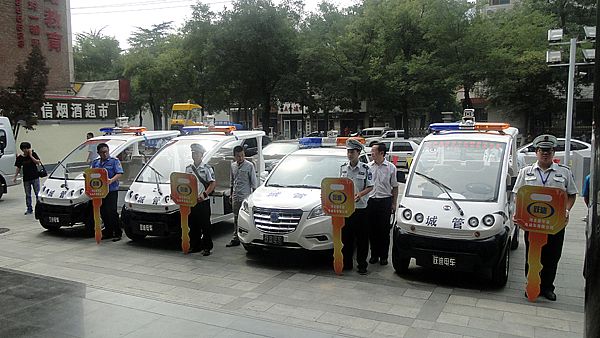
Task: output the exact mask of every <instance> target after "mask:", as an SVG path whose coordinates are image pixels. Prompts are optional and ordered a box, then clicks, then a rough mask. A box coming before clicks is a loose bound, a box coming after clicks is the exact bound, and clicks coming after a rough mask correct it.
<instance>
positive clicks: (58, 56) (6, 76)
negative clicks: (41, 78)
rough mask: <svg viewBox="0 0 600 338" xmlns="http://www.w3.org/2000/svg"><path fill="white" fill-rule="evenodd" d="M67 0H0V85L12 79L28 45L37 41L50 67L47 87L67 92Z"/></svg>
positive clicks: (70, 70) (69, 73) (9, 83)
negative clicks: (0, 45)
mask: <svg viewBox="0 0 600 338" xmlns="http://www.w3.org/2000/svg"><path fill="white" fill-rule="evenodd" d="M69 1H70V0H0V41H1V42H2V48H0V87H1V88H6V87H10V86H12V84H13V83H14V73H15V71H16V69H17V66H18V65H19V64H21V65H24V64H25V62H26V60H27V57H28V55H29V53H30V52H31V46H33V45H36V44H37V45H39V46H40V48H41V50H42V53H43V54H44V56H45V57H46V62H47V64H48V67H49V68H50V73H49V74H48V87H47V90H48V91H54V92H69V91H70V90H71V82H72V81H73V57H72V48H71V18H70V10H69V8H70V4H69Z"/></svg>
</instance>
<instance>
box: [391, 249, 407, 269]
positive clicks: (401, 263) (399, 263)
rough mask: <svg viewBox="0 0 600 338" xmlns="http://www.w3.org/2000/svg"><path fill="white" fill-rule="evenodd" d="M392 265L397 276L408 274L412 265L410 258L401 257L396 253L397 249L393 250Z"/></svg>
mask: <svg viewBox="0 0 600 338" xmlns="http://www.w3.org/2000/svg"><path fill="white" fill-rule="evenodd" d="M392 265H393V266H394V270H396V273H397V274H399V275H403V274H406V273H408V266H409V265H410V257H407V256H404V255H401V254H400V253H397V252H396V248H392Z"/></svg>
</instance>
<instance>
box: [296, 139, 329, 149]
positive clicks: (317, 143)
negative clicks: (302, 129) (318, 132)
mask: <svg viewBox="0 0 600 338" xmlns="http://www.w3.org/2000/svg"><path fill="white" fill-rule="evenodd" d="M298 143H299V144H300V147H303V148H319V147H321V146H322V145H323V138H322V137H303V138H301V139H299V140H298Z"/></svg>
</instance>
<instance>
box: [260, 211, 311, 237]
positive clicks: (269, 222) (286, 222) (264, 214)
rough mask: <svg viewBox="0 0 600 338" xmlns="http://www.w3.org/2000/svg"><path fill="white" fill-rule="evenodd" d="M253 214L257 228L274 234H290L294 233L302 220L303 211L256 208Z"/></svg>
mask: <svg viewBox="0 0 600 338" xmlns="http://www.w3.org/2000/svg"><path fill="white" fill-rule="evenodd" d="M252 212H253V214H254V224H255V225H256V228H257V229H258V230H260V231H263V232H268V233H272V234H288V233H290V232H293V231H294V230H296V227H297V226H298V223H300V219H301V218H302V210H300V209H269V208H257V207H254V208H253V210H252Z"/></svg>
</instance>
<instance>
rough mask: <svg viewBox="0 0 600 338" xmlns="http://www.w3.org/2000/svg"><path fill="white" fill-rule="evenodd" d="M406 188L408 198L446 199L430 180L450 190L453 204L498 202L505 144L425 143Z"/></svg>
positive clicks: (472, 142) (443, 193) (480, 142)
mask: <svg viewBox="0 0 600 338" xmlns="http://www.w3.org/2000/svg"><path fill="white" fill-rule="evenodd" d="M421 148H422V150H421V152H420V153H419V157H418V158H417V159H416V160H415V161H414V162H413V163H414V165H415V168H414V171H413V172H412V174H411V177H410V179H409V181H408V185H407V187H406V191H407V194H406V195H407V196H409V197H419V198H427V199H445V200H447V199H449V198H448V194H447V193H446V192H444V191H443V189H441V188H440V187H439V184H436V183H435V182H432V179H434V180H435V181H437V182H439V183H441V184H443V185H444V186H445V187H447V188H449V189H448V190H449V193H450V195H451V196H452V198H454V199H456V200H467V201H486V202H492V201H496V200H497V199H498V192H499V185H500V184H501V178H502V175H501V174H502V165H503V163H504V155H505V154H504V153H505V151H506V144H505V143H502V142H492V141H471V140H469V141H466V140H453V141H426V142H423V143H422V144H421Z"/></svg>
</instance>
